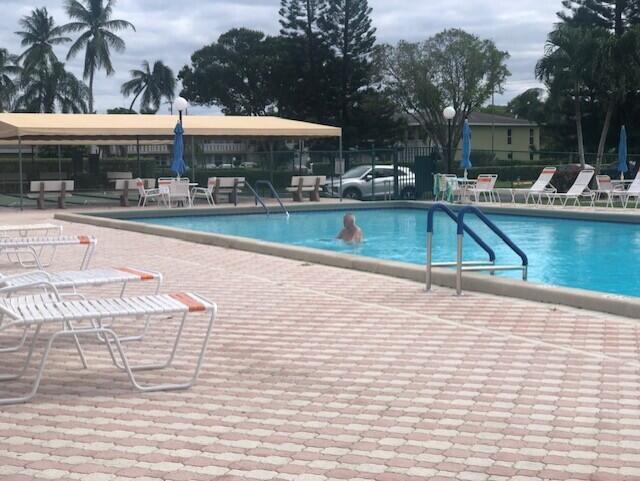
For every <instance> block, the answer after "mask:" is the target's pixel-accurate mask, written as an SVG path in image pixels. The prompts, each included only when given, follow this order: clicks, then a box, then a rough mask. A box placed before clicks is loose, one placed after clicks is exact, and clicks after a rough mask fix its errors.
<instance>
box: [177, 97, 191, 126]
mask: <svg viewBox="0 0 640 481" xmlns="http://www.w3.org/2000/svg"><path fill="white" fill-rule="evenodd" d="M188 108H189V102H188V101H187V99H185V98H184V97H178V98H176V99H175V100H174V101H173V110H177V111H178V115H179V116H180V125H182V112H185V111H186V110H187V109H188Z"/></svg>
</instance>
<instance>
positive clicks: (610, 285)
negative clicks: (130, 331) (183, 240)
mask: <svg viewBox="0 0 640 481" xmlns="http://www.w3.org/2000/svg"><path fill="white" fill-rule="evenodd" d="M343 214H344V211H323V212H300V213H292V214H291V217H290V218H288V219H287V218H286V217H285V216H284V215H271V216H266V215H263V214H259V215H217V216H216V215H212V216H191V217H165V218H145V219H136V220H137V221H139V222H145V223H150V224H159V225H164V226H171V227H177V228H182V229H190V230H194V231H201V232H214V233H218V234H226V235H232V236H242V237H250V238H254V239H260V240H265V241H270V242H278V243H282V244H291V245H295V246H304V247H312V248H316V249H324V250H331V251H336V252H343V253H348V254H356V255H361V256H366V257H375V258H378V259H389V260H394V261H402V262H409V263H412V264H422V265H424V263H425V253H426V251H425V243H426V230H427V212H426V211H425V210H418V209H375V210H361V211H357V212H356V216H357V222H358V225H359V226H360V227H361V228H362V230H363V231H364V236H365V240H364V242H363V243H362V244H361V245H359V246H353V245H348V244H345V243H343V242H341V241H338V240H336V239H335V237H336V235H337V234H338V232H339V231H340V229H341V227H342V216H343ZM489 217H490V218H491V220H492V221H494V222H495V223H496V225H497V226H498V227H500V229H502V230H503V231H504V232H505V233H506V234H507V235H508V236H509V237H511V239H513V241H514V242H515V243H516V244H517V245H518V246H519V247H520V248H521V249H523V250H524V252H525V253H526V254H527V256H528V257H529V264H530V267H529V280H530V281H532V282H540V283H544V284H553V285H559V286H566V287H577V288H582V289H590V290H594V291H600V292H607V293H613V294H621V295H629V296H640V224H623V223H614V222H598V221H581V220H567V219H552V218H540V217H526V216H513V215H490V216H489ZM465 222H466V223H467V224H468V225H469V226H471V227H472V228H473V229H474V230H476V232H477V233H478V234H479V235H480V236H481V237H482V238H483V239H484V240H485V241H486V242H487V244H489V246H491V247H492V248H493V249H494V251H495V252H496V257H497V259H496V262H497V264H520V259H519V258H518V257H517V256H516V255H515V254H514V253H513V252H512V251H511V250H510V249H509V248H508V247H507V246H506V245H505V244H504V243H503V242H502V241H501V240H500V239H499V238H498V237H497V236H496V235H495V234H493V233H492V232H491V231H490V230H489V229H488V228H486V227H485V226H484V225H483V224H482V223H481V222H480V221H478V220H477V219H476V218H474V217H473V216H467V217H465ZM434 226H435V227H434V250H433V260H434V262H438V261H453V260H455V252H456V226H455V224H454V223H453V222H452V221H451V219H449V218H448V217H446V216H445V215H444V214H442V213H438V214H436V216H435V224H434ZM464 257H465V260H486V259H487V254H486V253H485V252H484V251H483V250H482V249H480V248H479V247H478V246H477V245H476V244H475V243H474V242H473V240H472V239H471V238H469V237H468V236H465V246H464ZM498 275H500V276H507V277H520V275H521V274H520V273H519V272H505V273H501V274H498Z"/></svg>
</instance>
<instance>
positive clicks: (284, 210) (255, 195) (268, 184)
mask: <svg viewBox="0 0 640 481" xmlns="http://www.w3.org/2000/svg"><path fill="white" fill-rule="evenodd" d="M261 185H263V186H265V187H267V188H268V189H269V191H270V192H271V195H272V196H273V197H274V198H275V199H276V200H277V201H278V204H280V207H281V208H282V213H283V214H286V216H287V218H288V217H289V211H288V210H287V208H286V207H285V206H284V204H283V203H282V199H281V198H280V196H279V195H278V192H277V191H276V189H275V188H274V187H273V184H272V183H271V182H269V181H268V180H258V181H257V182H256V183H255V189H254V188H253V187H251V185H249V183H247V186H248V187H249V190H250V191H251V193H252V194H253V198H254V200H255V203H256V205H258V203H260V205H261V206H262V208H263V209H264V211H265V213H266V214H267V215H269V214H270V213H271V212H270V211H269V207H267V204H266V203H265V202H264V200H262V197H260V195H259V194H258V192H257V190H258V188H259V187H260V186H261Z"/></svg>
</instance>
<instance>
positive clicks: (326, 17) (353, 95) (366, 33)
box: [318, 0, 376, 141]
mask: <svg viewBox="0 0 640 481" xmlns="http://www.w3.org/2000/svg"><path fill="white" fill-rule="evenodd" d="M318 25H319V27H320V30H321V31H322V33H323V35H324V38H325V41H326V42H327V44H328V45H329V46H330V47H331V48H332V49H333V50H334V52H335V54H336V56H337V63H338V72H339V79H340V82H339V93H338V105H339V108H340V121H341V124H342V126H343V127H344V128H346V129H347V141H348V138H349V132H348V129H349V121H350V116H351V111H352V110H353V107H354V105H355V104H357V103H358V98H359V94H360V92H361V91H362V89H363V87H365V86H367V85H368V84H369V79H370V77H371V56H372V53H373V47H374V45H375V43H376V36H375V33H376V29H375V28H373V26H372V23H371V7H369V3H368V1H367V0H329V1H328V6H327V8H326V9H325V11H324V12H323V14H322V16H321V18H320V19H319V22H318Z"/></svg>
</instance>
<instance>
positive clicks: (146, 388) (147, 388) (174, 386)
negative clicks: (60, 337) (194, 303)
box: [103, 309, 216, 392]
mask: <svg viewBox="0 0 640 481" xmlns="http://www.w3.org/2000/svg"><path fill="white" fill-rule="evenodd" d="M215 317H216V309H213V311H212V312H211V316H210V317H209V323H208V325H207V331H206V333H205V335H204V338H203V341H202V347H201V348H200V353H199V354H198V358H197V361H196V366H195V369H194V371H193V374H192V376H191V378H190V379H189V380H188V381H186V382H182V383H165V384H153V385H142V384H140V383H139V382H138V381H137V380H136V377H135V375H134V370H144V366H138V367H137V368H132V367H131V365H130V364H129V359H128V358H127V356H126V354H125V352H124V350H123V349H122V344H121V343H120V340H119V339H118V336H117V335H116V333H115V332H114V331H113V330H111V329H108V328H104V329H103V332H104V334H105V335H106V336H108V337H111V338H112V339H113V343H114V344H115V347H116V350H117V351H118V354H119V356H120V359H121V360H122V365H123V367H124V370H125V372H126V373H127V375H128V377H129V380H130V381H131V384H133V386H134V387H135V388H136V389H138V390H139V391H142V392H154V391H170V390H178V389H188V388H190V387H191V386H193V384H194V383H195V382H196V380H197V379H198V375H199V374H200V369H201V368H202V361H203V360H204V355H205V352H206V350H207V346H208V344H209V338H210V337H211V330H212V328H213V322H214V320H215ZM183 322H184V321H183ZM181 330H182V326H181V328H180V333H181ZM107 346H109V351H110V352H112V350H111V347H110V343H107ZM174 348H177V340H176V344H174ZM111 355H112V358H114V360H115V356H114V354H113V353H112V354H111ZM141 368H142V369H141Z"/></svg>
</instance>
